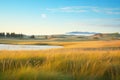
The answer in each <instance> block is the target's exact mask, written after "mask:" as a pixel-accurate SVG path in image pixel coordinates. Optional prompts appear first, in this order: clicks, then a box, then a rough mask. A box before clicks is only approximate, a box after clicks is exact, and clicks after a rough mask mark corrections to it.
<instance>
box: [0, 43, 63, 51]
mask: <svg viewBox="0 0 120 80" xmlns="http://www.w3.org/2000/svg"><path fill="white" fill-rule="evenodd" d="M52 48H62V46H51V45H11V44H0V50H43V49H52Z"/></svg>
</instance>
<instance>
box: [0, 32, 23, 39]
mask: <svg viewBox="0 0 120 80" xmlns="http://www.w3.org/2000/svg"><path fill="white" fill-rule="evenodd" d="M0 37H1V38H23V37H24V34H16V33H14V32H13V33H8V32H7V33H4V32H1V33H0Z"/></svg>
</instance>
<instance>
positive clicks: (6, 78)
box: [0, 40, 120, 80]
mask: <svg viewBox="0 0 120 80" xmlns="http://www.w3.org/2000/svg"><path fill="white" fill-rule="evenodd" d="M1 43H9V44H13V42H8V41H6V42H5V40H4V41H1ZM14 44H37V45H40V44H49V45H61V46H64V48H58V49H48V50H29V51H27V50H24V51H23V50H21V51H17V50H16V51H9V50H1V51H0V80H120V40H111V41H83V42H39V41H14Z"/></svg>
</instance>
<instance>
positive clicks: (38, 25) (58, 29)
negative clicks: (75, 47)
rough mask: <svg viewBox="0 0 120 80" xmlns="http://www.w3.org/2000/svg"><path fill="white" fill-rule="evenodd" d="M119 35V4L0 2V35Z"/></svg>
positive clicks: (103, 0)
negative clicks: (78, 33)
mask: <svg viewBox="0 0 120 80" xmlns="http://www.w3.org/2000/svg"><path fill="white" fill-rule="evenodd" d="M70 31H89V32H106V33H107V32H120V0H0V32H16V33H25V34H63V33H66V32H70Z"/></svg>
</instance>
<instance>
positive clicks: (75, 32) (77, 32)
mask: <svg viewBox="0 0 120 80" xmlns="http://www.w3.org/2000/svg"><path fill="white" fill-rule="evenodd" d="M66 34H67V35H83V36H90V35H94V34H99V33H97V32H81V31H73V32H67V33H66Z"/></svg>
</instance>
